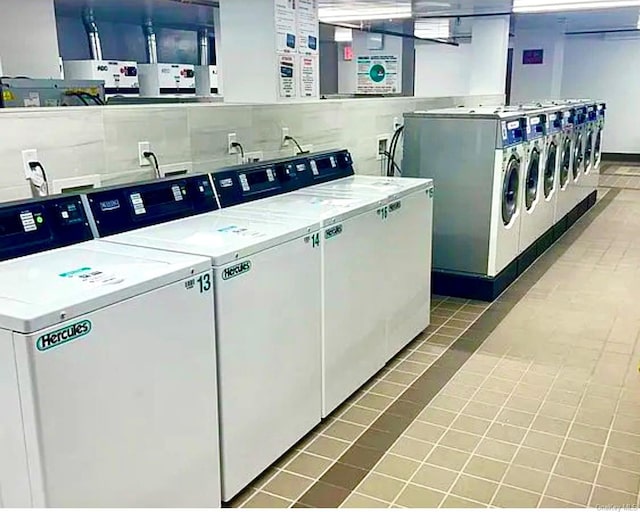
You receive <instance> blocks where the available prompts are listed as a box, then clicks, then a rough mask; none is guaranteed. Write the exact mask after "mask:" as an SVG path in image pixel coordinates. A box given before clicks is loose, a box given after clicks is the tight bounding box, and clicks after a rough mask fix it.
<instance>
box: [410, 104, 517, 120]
mask: <svg viewBox="0 0 640 512" xmlns="http://www.w3.org/2000/svg"><path fill="white" fill-rule="evenodd" d="M404 116H405V117H417V118H425V117H427V118H430V117H438V118H454V119H455V118H461V119H469V118H471V119H498V120H509V119H515V118H518V117H522V111H521V110H513V111H509V110H505V108H504V107H503V106H490V107H452V108H440V109H434V110H417V111H415V112H408V113H405V114H404Z"/></svg>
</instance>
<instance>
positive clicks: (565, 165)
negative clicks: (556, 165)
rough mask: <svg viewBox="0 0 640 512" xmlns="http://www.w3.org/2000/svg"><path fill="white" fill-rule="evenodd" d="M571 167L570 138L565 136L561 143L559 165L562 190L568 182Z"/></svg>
mask: <svg viewBox="0 0 640 512" xmlns="http://www.w3.org/2000/svg"><path fill="white" fill-rule="evenodd" d="M570 168H571V139H570V138H569V137H565V139H564V143H563V144H562V165H561V166H560V186H561V187H562V189H563V190H564V189H565V187H566V186H567V183H568V182H569V172H570Z"/></svg>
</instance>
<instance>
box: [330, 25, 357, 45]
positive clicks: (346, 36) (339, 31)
mask: <svg viewBox="0 0 640 512" xmlns="http://www.w3.org/2000/svg"><path fill="white" fill-rule="evenodd" d="M333 40H334V41H335V42H337V43H350V42H351V41H353V30H352V29H350V28H345V27H335V32H334V36H333Z"/></svg>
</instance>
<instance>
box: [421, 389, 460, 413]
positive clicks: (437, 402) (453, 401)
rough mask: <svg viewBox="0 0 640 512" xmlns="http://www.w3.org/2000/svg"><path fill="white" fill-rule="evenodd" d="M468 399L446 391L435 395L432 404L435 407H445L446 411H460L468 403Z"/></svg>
mask: <svg viewBox="0 0 640 512" xmlns="http://www.w3.org/2000/svg"><path fill="white" fill-rule="evenodd" d="M467 403H468V401H467V400H465V399H463V398H459V397H457V396H451V395H447V394H445V393H443V394H440V395H439V396H437V397H435V398H434V399H433V400H432V401H431V404H430V405H432V406H433V407H437V408H439V409H444V410H445V411H452V412H460V411H461V410H462V409H464V407H465V406H466V405H467Z"/></svg>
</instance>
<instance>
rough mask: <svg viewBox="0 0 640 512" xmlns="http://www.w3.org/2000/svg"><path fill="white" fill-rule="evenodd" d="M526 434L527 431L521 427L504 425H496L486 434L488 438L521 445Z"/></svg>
mask: <svg viewBox="0 0 640 512" xmlns="http://www.w3.org/2000/svg"><path fill="white" fill-rule="evenodd" d="M526 433H527V430H526V429H524V428H521V427H516V426H514V425H506V424H504V423H494V424H493V425H491V428H490V429H489V430H488V432H487V433H486V437H488V438H490V439H496V440H498V441H505V442H507V443H512V444H520V442H521V441H522V439H524V436H525V435H526Z"/></svg>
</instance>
